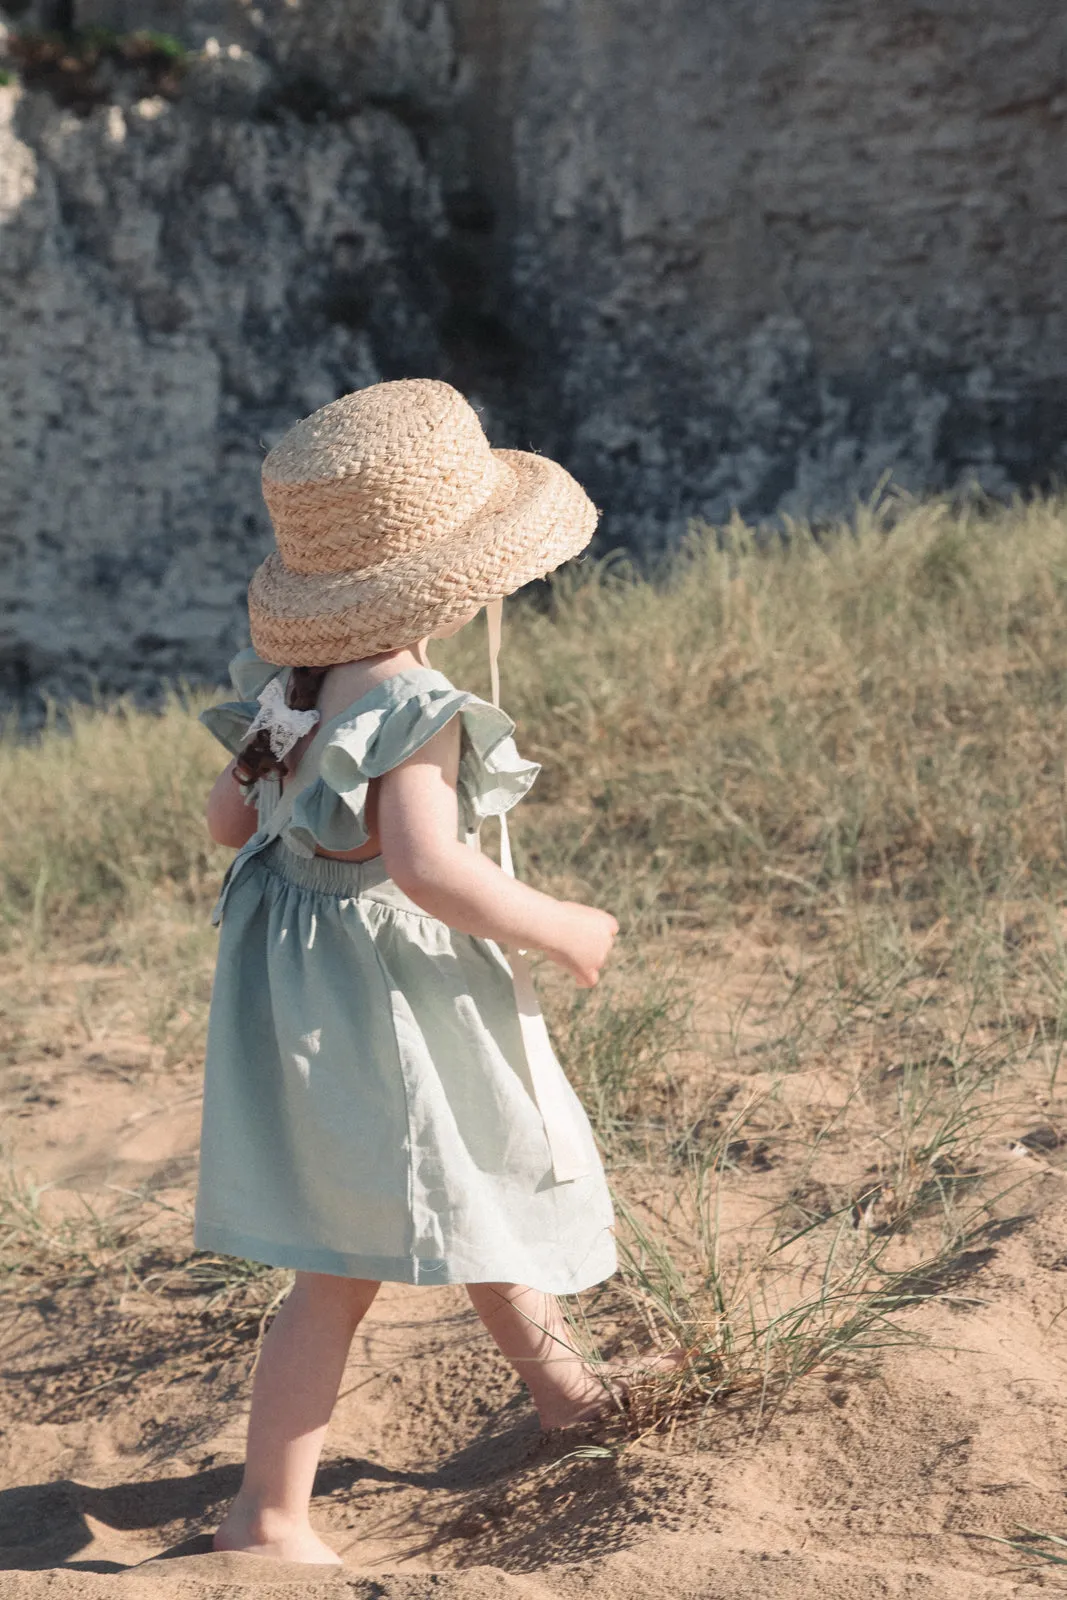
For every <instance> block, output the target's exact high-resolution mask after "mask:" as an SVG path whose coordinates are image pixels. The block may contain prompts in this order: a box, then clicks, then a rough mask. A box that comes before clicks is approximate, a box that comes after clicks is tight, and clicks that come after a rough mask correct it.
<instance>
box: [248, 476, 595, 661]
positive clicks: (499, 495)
mask: <svg viewBox="0 0 1067 1600" xmlns="http://www.w3.org/2000/svg"><path fill="white" fill-rule="evenodd" d="M493 455H494V456H495V458H496V460H497V462H498V463H499V464H500V465H501V467H503V468H505V469H506V470H505V471H503V472H502V473H501V482H500V485H499V487H498V488H497V489H496V490H495V491H494V493H493V495H492V498H491V499H490V500H489V501H487V502H486V504H485V505H484V506H482V507H481V509H480V510H479V511H478V512H477V513H476V514H475V515H474V516H473V517H472V518H471V519H470V521H469V522H467V523H466V524H464V526H463V527H462V528H460V529H458V530H457V531H455V532H453V533H451V534H450V535H449V536H448V538H447V539H445V540H442V541H441V542H440V543H439V544H434V545H431V546H429V547H428V548H424V549H423V550H422V551H421V552H420V553H419V555H418V556H417V557H412V556H411V555H409V554H405V555H404V556H403V557H400V558H394V559H393V560H389V559H388V558H386V559H384V560H382V561H381V562H379V563H377V564H376V565H374V566H371V567H364V568H362V569H361V570H360V571H359V572H358V573H323V574H319V573H310V574H308V573H296V572H291V571H290V570H289V569H288V568H287V567H286V566H285V564H284V562H283V561H282V558H281V556H280V555H279V554H278V553H277V552H276V551H275V552H273V553H272V554H271V555H269V556H268V557H267V559H266V560H265V561H264V562H263V563H262V565H261V566H259V567H257V569H256V571H255V573H254V574H253V576H252V582H251V584H250V585H249V589H248V614H249V622H250V625H251V632H252V643H253V645H254V646H255V649H256V651H257V653H258V654H259V655H261V656H262V657H263V658H264V660H266V661H273V662H276V663H277V664H278V665H279V666H301V667H325V666H332V665H334V664H335V663H337V662H342V661H359V660H362V659H364V658H365V657H367V656H375V655H381V654H383V653H384V652H385V651H387V650H398V649H401V648H402V647H403V646H405V645H409V644H414V643H415V641H416V640H417V639H422V638H425V637H426V636H427V635H428V634H431V633H435V632H437V631H438V630H440V629H442V628H446V627H449V626H450V625H451V624H452V623H455V622H459V621H461V620H462V619H463V618H464V617H466V616H468V615H469V614H470V612H471V611H472V610H473V609H476V608H477V607H479V606H483V605H485V604H486V602H487V601H489V600H496V599H499V598H501V597H502V596H504V595H508V594H513V593H514V591H515V590H516V589H521V588H522V586H523V585H524V584H527V583H532V582H533V580H534V579H535V578H542V577H544V576H545V575H546V574H547V573H549V572H552V571H554V570H555V568H556V567H558V566H560V565H561V564H562V563H563V562H564V561H567V560H568V559H569V558H570V557H571V556H576V555H577V554H578V553H579V552H580V551H581V550H584V549H585V547H586V545H587V544H588V543H589V541H590V539H591V538H592V537H593V531H594V529H595V527H596V522H597V511H596V507H595V506H594V505H593V503H592V501H591V500H590V499H589V496H588V495H587V494H586V493H585V490H584V489H583V488H582V487H581V485H580V484H579V483H578V482H577V481H576V480H575V479H574V478H572V477H571V475H570V473H569V472H567V471H566V470H565V469H564V468H563V467H561V466H560V465H559V464H558V462H555V461H550V460H548V459H547V457H545V456H537V455H532V454H530V453H528V452H527V451H524V450H494V451H493Z"/></svg>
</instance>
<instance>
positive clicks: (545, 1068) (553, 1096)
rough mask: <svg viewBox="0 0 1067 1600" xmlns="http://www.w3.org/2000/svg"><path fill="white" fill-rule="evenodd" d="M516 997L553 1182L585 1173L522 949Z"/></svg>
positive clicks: (493, 654)
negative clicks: (543, 1128)
mask: <svg viewBox="0 0 1067 1600" xmlns="http://www.w3.org/2000/svg"><path fill="white" fill-rule="evenodd" d="M502 612H503V601H501V600H491V601H490V602H489V604H488V605H487V606H486V608H485V613H486V619H487V621H488V624H489V679H490V683H491V685H492V696H493V704H494V705H495V706H499V705H500V633H501V615H502ZM500 865H501V868H502V869H503V871H504V872H506V873H507V875H508V877H509V878H513V877H514V876H515V865H514V861H513V859H512V854H511V839H510V837H509V835H508V821H507V817H506V816H505V815H504V814H503V812H501V815H500ZM508 959H509V961H510V963H511V973H512V979H513V981H514V984H515V1001H516V1004H517V1006H518V1011H519V1027H520V1028H521V1030H522V1043H523V1049H524V1050H525V1052H526V1065H527V1068H528V1070H529V1074H530V1084H531V1087H532V1089H533V1095H534V1099H535V1101H536V1102H537V1109H538V1110H539V1111H540V1113H541V1120H542V1121H543V1123H544V1126H545V1137H546V1139H547V1140H548V1148H549V1153H550V1154H551V1157H552V1172H553V1176H554V1177H555V1179H556V1182H557V1183H570V1182H571V1181H572V1180H573V1179H575V1178H584V1177H585V1176H586V1174H587V1173H588V1172H589V1171H590V1170H591V1167H590V1162H589V1151H588V1147H587V1144H586V1141H585V1140H584V1139H583V1138H582V1137H581V1135H580V1130H579V1126H578V1123H577V1119H576V1118H575V1114H574V1102H573V1100H572V1099H571V1097H570V1094H569V1091H568V1086H567V1080H566V1078H565V1076H564V1073H563V1068H562V1067H561V1066H560V1064H559V1062H558V1061H557V1059H556V1054H555V1051H554V1050H553V1049H552V1041H551V1040H550V1039H549V1037H548V1029H547V1028H546V1026H545V1019H544V1017H543V1016H542V1015H541V1007H540V1005H539V1004H538V1001H537V991H536V990H535V988H534V982H533V973H532V971H531V969H530V963H529V962H528V961H527V959H526V957H525V955H524V954H523V952H522V951H521V950H509V952H508Z"/></svg>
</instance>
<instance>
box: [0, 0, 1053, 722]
mask: <svg viewBox="0 0 1067 1600" xmlns="http://www.w3.org/2000/svg"><path fill="white" fill-rule="evenodd" d="M6 15H7V17H8V22H9V26H10V27H11V29H12V38H11V40H9V47H8V48H9V53H10V56H11V63H10V66H11V70H10V81H9V83H8V85H7V86H6V87H4V88H2V89H0V101H2V109H3V119H4V120H3V133H2V139H3V147H2V151H0V216H2V218H3V223H4V226H3V235H2V243H0V365H2V371H3V385H2V392H0V439H2V453H3V477H2V486H0V507H2V510H0V518H2V523H0V539H2V550H3V564H2V573H0V608H2V611H0V671H2V679H3V686H4V689H5V692H6V694H7V695H8V696H9V697H14V698H19V699H22V698H24V697H25V696H27V695H28V694H33V693H37V692H39V691H41V690H42V689H43V690H45V691H52V692H57V693H66V692H69V691H70V690H72V689H73V690H75V691H76V692H82V693H84V692H87V691H88V690H89V689H90V688H91V686H92V685H93V684H94V683H96V684H98V685H99V686H100V687H101V688H102V689H103V690H105V691H107V692H112V691H115V690H122V689H126V688H133V689H138V690H140V689H143V688H144V687H145V686H146V685H149V684H151V683H153V682H158V681H160V680H162V679H163V678H166V677H169V676H173V675H176V674H182V673H184V674H186V675H188V676H190V677H193V678H198V677H211V676H214V675H217V673H218V671H219V669H220V667H221V665H222V664H223V662H224V661H225V658H226V655H227V653H228V652H229V651H230V650H231V648H232V647H233V646H234V645H235V644H236V643H237V642H239V641H240V639H241V637H242V633H243V626H244V623H243V617H242V608H241V602H242V594H243V587H244V583H245V581H246V578H247V573H248V570H249V568H250V567H251V565H252V564H253V563H254V562H255V560H256V559H258V557H259V555H260V554H261V552H262V551H263V550H264V549H265V548H266V546H267V544H268V541H269V532H268V528H267V524H266V519H265V514H264V511H263V507H262V503H261V501H260V498H259V493H258V482H257V478H258V464H259V461H260V459H261V456H262V453H263V450H264V448H265V447H266V446H267V445H269V444H270V442H271V441H272V440H273V439H274V438H275V437H276V436H277V435H278V433H279V432H280V431H281V430H282V429H283V428H284V427H285V426H286V425H287V424H288V422H289V421H291V420H292V419H293V418H294V417H295V416H297V415H299V414H302V413H304V412H306V411H308V410H310V409H312V408H313V407H314V406H316V405H318V404H321V403H322V402H323V401H325V400H328V399H331V398H332V397H333V396H334V395H336V394H337V393H339V392H342V391H344V390H346V389H350V388H353V387H356V386H358V385H360V384H363V383H368V382H372V381H374V380H375V379H376V378H379V377H391V376H400V375H405V374H413V373H422V374H433V375H439V376H443V377H447V378H449V379H450V380H451V381H453V382H455V383H457V384H459V385H460V386H461V387H463V388H464V389H465V390H467V391H468V392H470V393H471V394H472V396H473V398H475V400H476V402H477V403H479V404H480V405H481V406H482V407H483V410H484V412H485V416H486V421H487V424H488V426H489V428H490V431H491V433H492V434H493V436H494V438H495V440H496V442H498V443H501V444H519V445H523V446H530V445H532V446H534V447H536V448H540V449H544V450H547V451H549V452H552V453H555V454H558V455H559V456H560V457H561V458H562V459H563V460H565V461H566V462H567V463H568V465H570V466H571V467H572V469H573V470H574V471H576V472H577V473H578V474H579V476H580V477H582V479H583V481H584V482H586V484H587V486H588V487H589V488H590V490H591V492H592V493H593V494H594V497H595V498H596V499H597V501H598V503H599V504H600V505H601V506H602V507H603V508H604V511H605V519H604V530H605V538H606V540H608V541H610V542H626V543H629V544H631V545H632V546H634V547H637V548H643V549H655V548H657V547H658V546H660V545H661V544H663V543H664V542H669V541H670V540H671V539H672V538H675V537H677V535H678V534H679V533H680V532H681V531H682V530H683V529H684V527H685V524H686V520H687V518H689V517H691V516H703V517H707V518H711V519H717V518H721V517H723V516H725V515H727V514H728V513H729V511H730V509H731V508H732V507H734V506H737V507H739V508H740V509H741V511H742V512H744V513H745V514H746V515H749V516H764V515H768V514H771V513H774V512H782V511H786V512H813V513H815V514H817V515H821V514H824V513H826V512H831V511H834V510H837V509H840V508H842V507H846V506H847V505H848V504H849V502H850V501H851V500H852V498H853V497H854V496H855V495H857V494H861V495H862V494H866V493H869V492H870V491H871V490H872V489H873V488H874V486H875V485H876V484H877V483H878V481H879V480H880V479H881V478H882V477H883V476H884V475H885V474H892V475H893V476H894V477H895V478H896V480H897V481H899V482H901V483H903V484H905V485H907V486H911V487H915V488H919V487H924V486H928V487H941V486H945V485H949V484H953V483H955V482H958V481H960V480H961V479H967V478H973V479H977V480H978V481H979V482H980V483H982V484H984V485H985V486H986V487H987V488H989V489H991V490H993V491H996V492H1000V491H1004V490H1007V489H1010V488H1011V487H1012V486H1028V485H1031V484H1035V483H1043V482H1047V481H1049V480H1050V479H1051V478H1052V477H1054V476H1055V475H1056V474H1057V473H1062V472H1063V471H1064V470H1065V469H1067V451H1065V448H1064V439H1063V430H1062V420H1061V419H1062V417H1063V415H1064V401H1065V399H1067V377H1065V375H1064V367H1063V349H1064V335H1065V332H1067V274H1065V272H1064V269H1063V264H1062V259H1061V248H1060V247H1061V241H1062V239H1063V237H1064V233H1065V231H1067V230H1065V224H1067V15H1065V14H1064V13H1063V11H1062V8H1060V7H1058V6H1056V5H1053V4H1052V3H1051V0H1015V4H1014V5H1013V6H1012V7H1011V8H1008V7H1005V6H1004V5H1002V4H997V3H994V0H968V3H966V4H965V3H964V0H935V3H932V4H927V5H924V6H922V7H919V6H906V7H901V6H899V5H890V4H889V3H887V0H658V3H657V4H656V5H655V6H649V5H647V4H646V3H644V0H611V3H608V0H247V3H245V0H136V3H135V0H62V3H60V0H39V3H35V4H31V5H28V6H27V5H25V4H24V5H22V7H21V12H20V15H18V16H13V15H12V12H11V10H10V9H9V11H8V13H7V14H6ZM54 24H61V25H63V26H64V27H66V28H68V29H69V28H72V27H73V28H75V29H80V30H82V34H81V39H82V44H81V45H79V46H78V47H77V48H78V49H82V50H83V56H84V60H83V61H82V62H81V65H79V62H78V59H77V49H75V47H74V46H71V50H68V52H67V58H66V64H65V65H64V59H63V57H62V52H60V57H59V59H53V58H50V57H48V54H47V51H45V52H43V53H42V51H41V50H38V51H37V52H36V54H35V53H34V51H33V50H32V49H30V48H28V47H27V46H26V45H25V42H24V41H25V40H26V39H32V38H33V37H34V36H35V34H36V32H37V31H38V30H40V29H41V28H43V27H46V26H48V25H54ZM146 27H151V28H155V29H158V30H161V31H162V32H164V33H166V34H168V35H171V36H172V37H173V40H175V41H176V44H173V45H172V44H171V43H170V41H169V40H168V41H164V43H165V44H166V49H162V46H161V47H160V48H161V50H162V55H161V57H160V61H154V58H151V51H150V50H148V48H147V46H144V44H143V40H142V46H143V47H139V48H138V49H132V48H125V46H124V45H123V39H124V37H125V36H127V35H128V34H129V32H130V30H131V29H135V28H136V29H143V28H146ZM93 28H107V29H110V30H112V32H111V33H110V34H107V35H105V34H98V35H87V34H86V33H85V30H87V29H93ZM86 38H95V39H96V41H97V42H96V44H95V46H93V48H92V49H88V47H87V46H85V40H86ZM20 39H21V40H22V41H23V43H22V44H21V45H20V43H19V41H20ZM179 47H180V49H179ZM71 51H73V56H72V54H71ZM94 51H95V54H94ZM167 51H170V52H171V55H172V57H173V60H172V63H171V66H169V67H168V65H167V59H166V56H167ZM146 52H147V53H146ZM160 62H162V65H161V64H160Z"/></svg>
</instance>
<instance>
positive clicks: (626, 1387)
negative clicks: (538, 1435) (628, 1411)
mask: <svg viewBox="0 0 1067 1600" xmlns="http://www.w3.org/2000/svg"><path fill="white" fill-rule="evenodd" d="M684 1359H685V1357H684V1355H683V1353H682V1351H681V1350H673V1351H669V1352H667V1353H666V1354H664V1355H658V1356H650V1357H648V1358H647V1359H645V1360H640V1359H639V1360H637V1361H632V1360H631V1361H627V1360H618V1361H603V1362H599V1363H598V1364H597V1366H595V1367H590V1366H584V1365H583V1375H584V1382H580V1383H579V1384H576V1385H575V1386H574V1389H573V1391H572V1392H571V1393H569V1394H566V1395H564V1394H561V1393H557V1394H554V1395H552V1396H551V1398H548V1397H546V1399H545V1400H543V1401H541V1402H539V1403H538V1405H537V1416H538V1420H539V1422H540V1424H541V1431H542V1432H543V1433H548V1432H550V1431H551V1430H553V1429H555V1428H573V1427H575V1426H580V1425H581V1424H582V1423H589V1422H598V1421H599V1420H600V1418H601V1417H608V1416H611V1415H612V1413H613V1412H617V1411H621V1410H622V1408H623V1406H624V1405H625V1404H626V1401H627V1398H628V1397H629V1394H630V1390H631V1389H632V1388H633V1386H634V1385H635V1384H637V1383H640V1382H641V1380H642V1379H644V1378H655V1377H657V1376H659V1375H662V1374H665V1373H668V1372H674V1371H676V1370H677V1369H678V1367H680V1366H681V1364H682V1362H683V1361H684Z"/></svg>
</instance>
